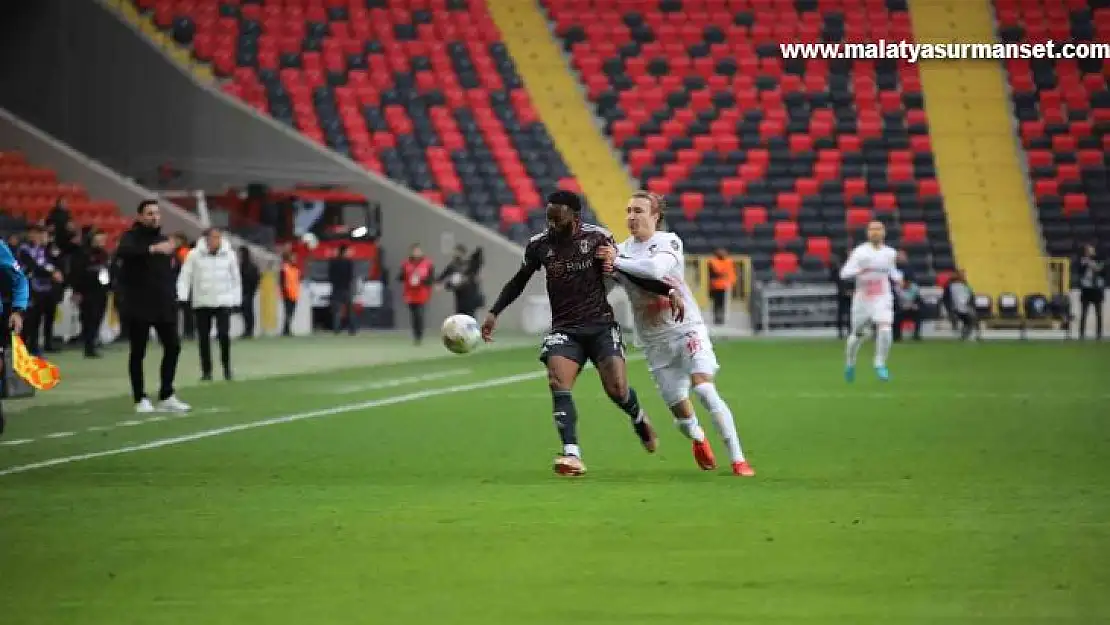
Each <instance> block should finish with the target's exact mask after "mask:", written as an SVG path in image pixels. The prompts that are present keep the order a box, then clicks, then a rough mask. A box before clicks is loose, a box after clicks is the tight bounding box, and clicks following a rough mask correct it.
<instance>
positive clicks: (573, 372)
mask: <svg viewBox="0 0 1110 625" xmlns="http://www.w3.org/2000/svg"><path fill="white" fill-rule="evenodd" d="M540 360H541V361H543V363H544V365H545V366H546V367H547V387H548V389H549V390H550V391H551V414H552V417H553V418H554V421H555V429H556V430H557V431H558V432H559V440H560V442H561V443H562V446H563V448H562V453H561V454H560V455H559V456H557V457H556V458H555V463H554V470H555V472H556V473H558V474H559V475H568V476H576V475H582V474H584V473H585V472H586V465H585V464H583V463H582V450H581V448H580V447H579V446H578V409H577V408H576V407H575V405H574V396H573V395H572V390H573V389H574V382H575V380H577V379H578V372H579V371H581V370H582V363H584V362H585V351H584V350H583V349H582V346H581V344H579V343H578V342H577V341H575V340H574V339H573V338H572V337H570V336H568V335H567V334H564V333H561V332H554V333H551V334H549V335H547V337H545V338H544V341H543V347H542V348H541V350H540Z"/></svg>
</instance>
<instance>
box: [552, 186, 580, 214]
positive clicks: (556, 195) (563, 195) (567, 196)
mask: <svg viewBox="0 0 1110 625" xmlns="http://www.w3.org/2000/svg"><path fill="white" fill-rule="evenodd" d="M547 203H548V204H561V205H563V206H566V207H567V208H569V209H570V210H572V211H574V212H575V213H581V212H582V199H581V198H579V197H578V194H576V193H574V192H572V191H566V190H563V189H559V190H558V191H555V192H553V193H551V194H550V195H548V196H547Z"/></svg>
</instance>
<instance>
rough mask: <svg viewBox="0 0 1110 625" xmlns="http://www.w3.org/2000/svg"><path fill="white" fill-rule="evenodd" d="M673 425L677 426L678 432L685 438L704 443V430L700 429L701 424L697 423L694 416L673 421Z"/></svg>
mask: <svg viewBox="0 0 1110 625" xmlns="http://www.w3.org/2000/svg"><path fill="white" fill-rule="evenodd" d="M674 424H675V425H677V426H678V431H679V432H682V433H683V434H684V435H685V436H686V438H688V439H690V440H692V441H704V440H705V430H703V429H701V424H700V423H698V418H697V417H696V416H690V417H688V418H686V419H675V420H674Z"/></svg>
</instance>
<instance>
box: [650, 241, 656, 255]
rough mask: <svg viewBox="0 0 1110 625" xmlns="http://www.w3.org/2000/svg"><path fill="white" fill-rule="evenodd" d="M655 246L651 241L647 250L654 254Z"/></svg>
mask: <svg viewBox="0 0 1110 625" xmlns="http://www.w3.org/2000/svg"><path fill="white" fill-rule="evenodd" d="M655 247H656V245H655V244H654V243H652V244H651V245H649V246H648V251H649V252H651V253H652V254H654V253H655Z"/></svg>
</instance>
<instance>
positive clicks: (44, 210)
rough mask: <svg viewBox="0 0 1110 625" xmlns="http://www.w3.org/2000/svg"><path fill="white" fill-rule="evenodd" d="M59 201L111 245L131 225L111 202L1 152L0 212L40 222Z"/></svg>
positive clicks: (77, 220)
mask: <svg viewBox="0 0 1110 625" xmlns="http://www.w3.org/2000/svg"><path fill="white" fill-rule="evenodd" d="M58 200H64V201H65V204H66V208H67V209H68V210H69V212H70V216H71V217H72V219H73V221H74V222H75V223H77V224H79V225H81V226H92V227H95V228H97V229H98V230H102V231H104V232H105V233H106V234H107V235H108V241H109V243H110V244H112V245H114V244H115V242H116V241H117V240H118V239H119V236H120V234H122V233H123V231H124V230H126V229H127V228H129V227H130V226H131V223H132V220H131V219H129V218H127V217H125V216H123V215H122V214H121V213H120V211H119V209H118V207H117V206H116V205H115V204H114V203H112V202H104V201H96V200H92V199H90V198H89V195H88V192H86V191H85V189H84V187H82V186H80V185H76V184H71V183H65V182H59V181H58V176H57V174H56V173H55V172H54V171H53V170H50V169H46V168H43V167H37V166H34V165H33V164H30V163H28V162H27V159H26V157H25V156H24V155H23V154H22V153H20V152H15V151H11V152H4V151H0V212H2V213H4V214H7V215H9V216H11V217H13V218H16V219H20V220H23V221H25V222H27V223H41V222H42V221H43V220H44V219H46V217H47V216H48V215H49V214H50V211H51V210H52V209H53V208H54V205H55V204H56V203H57V202H58Z"/></svg>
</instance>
